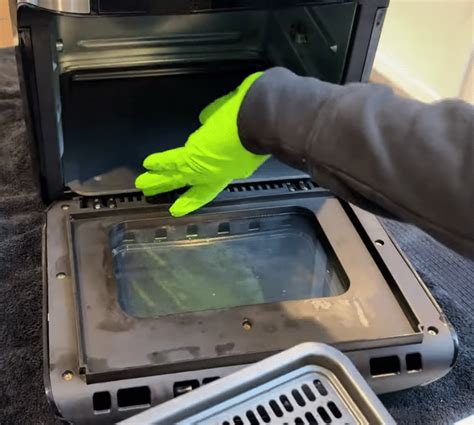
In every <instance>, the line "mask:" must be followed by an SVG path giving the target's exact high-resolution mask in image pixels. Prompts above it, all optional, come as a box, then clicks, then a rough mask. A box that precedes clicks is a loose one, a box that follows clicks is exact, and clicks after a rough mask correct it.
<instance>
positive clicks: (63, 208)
mask: <svg viewBox="0 0 474 425" xmlns="http://www.w3.org/2000/svg"><path fill="white" fill-rule="evenodd" d="M61 209H62V210H64V211H66V210H68V209H69V205H68V204H64V205H61Z"/></svg>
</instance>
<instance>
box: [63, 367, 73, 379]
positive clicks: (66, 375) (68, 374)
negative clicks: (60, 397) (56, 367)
mask: <svg viewBox="0 0 474 425" xmlns="http://www.w3.org/2000/svg"><path fill="white" fill-rule="evenodd" d="M62 377H63V379H64V380H65V381H70V380H71V379H72V378H74V373H73V372H72V371H71V370H65V371H64V372H63V374H62Z"/></svg>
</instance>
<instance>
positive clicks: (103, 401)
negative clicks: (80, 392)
mask: <svg viewBox="0 0 474 425" xmlns="http://www.w3.org/2000/svg"><path fill="white" fill-rule="evenodd" d="M92 406H93V408H94V412H95V413H108V412H110V407H111V406H112V400H111V397H110V393H109V392H108V391H100V392H98V393H94V394H93V395H92Z"/></svg>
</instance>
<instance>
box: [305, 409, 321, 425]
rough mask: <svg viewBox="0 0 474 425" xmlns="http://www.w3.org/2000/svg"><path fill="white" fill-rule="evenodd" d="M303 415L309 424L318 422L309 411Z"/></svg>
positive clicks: (315, 424)
mask: <svg viewBox="0 0 474 425" xmlns="http://www.w3.org/2000/svg"><path fill="white" fill-rule="evenodd" d="M304 417H305V418H306V420H307V421H308V423H309V424H310V425H317V424H318V421H317V420H316V418H315V417H314V415H313V414H312V413H311V412H307V413H306V415H304Z"/></svg>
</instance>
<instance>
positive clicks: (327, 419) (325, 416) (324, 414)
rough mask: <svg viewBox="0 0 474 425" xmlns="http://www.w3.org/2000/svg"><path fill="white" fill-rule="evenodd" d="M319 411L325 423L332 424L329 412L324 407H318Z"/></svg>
mask: <svg viewBox="0 0 474 425" xmlns="http://www.w3.org/2000/svg"><path fill="white" fill-rule="evenodd" d="M318 413H319V416H321V419H322V420H323V422H324V423H325V424H330V423H331V422H332V419H331V417H330V416H329V413H328V412H327V410H326V409H325V408H324V407H318Z"/></svg>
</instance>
